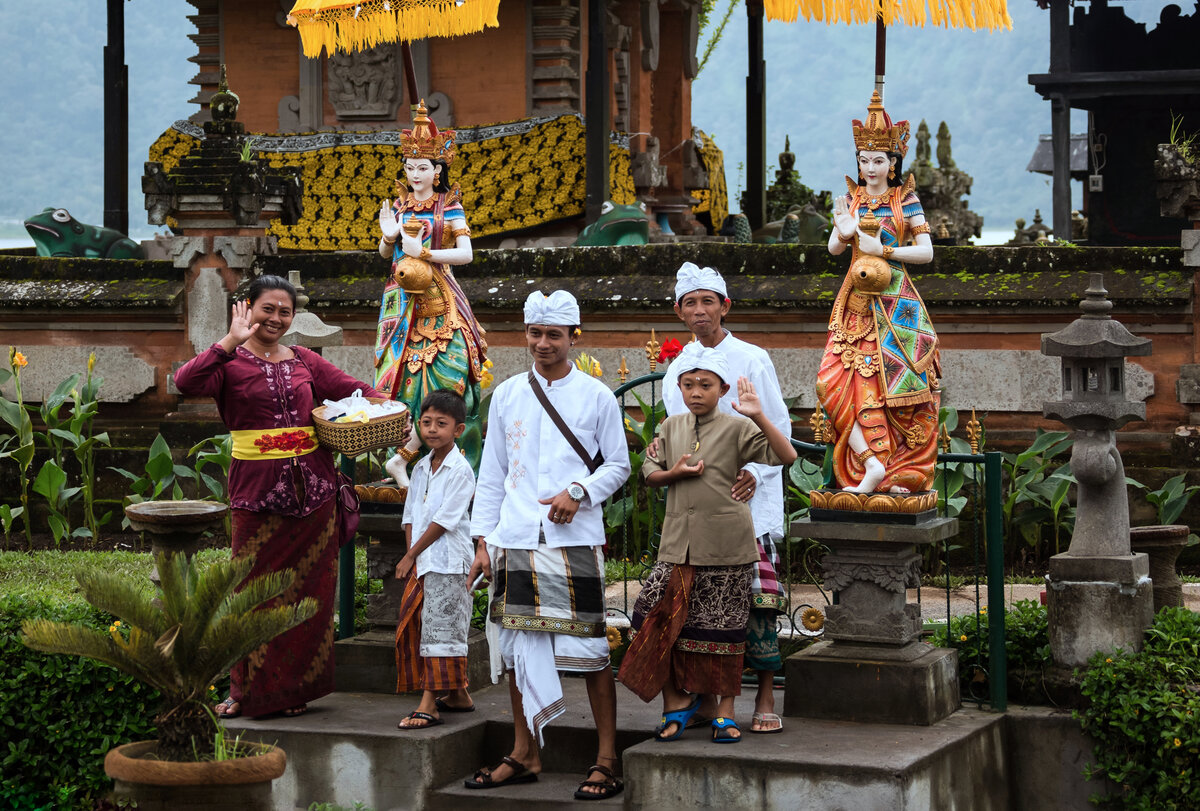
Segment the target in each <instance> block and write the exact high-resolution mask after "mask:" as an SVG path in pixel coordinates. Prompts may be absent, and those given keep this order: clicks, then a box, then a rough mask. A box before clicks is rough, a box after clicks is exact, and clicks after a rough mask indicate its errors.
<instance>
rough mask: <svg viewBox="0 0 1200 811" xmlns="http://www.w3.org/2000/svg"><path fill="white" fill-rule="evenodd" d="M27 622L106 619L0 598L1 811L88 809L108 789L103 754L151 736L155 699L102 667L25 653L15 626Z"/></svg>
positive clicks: (52, 604)
mask: <svg viewBox="0 0 1200 811" xmlns="http://www.w3.org/2000/svg"><path fill="white" fill-rule="evenodd" d="M34 618H44V619H49V620H54V621H59V622H83V623H86V624H88V625H90V626H93V627H96V628H100V629H103V628H107V627H109V625H110V623H112V621H113V618H112V617H111V616H108V615H106V614H102V613H100V612H99V611H96V610H94V609H92V608H91V607H90V606H88V605H86V604H85V603H83V602H82V601H71V602H65V603H64V602H57V601H49V600H43V599H36V598H30V597H28V596H27V595H20V596H17V595H11V594H9V595H0V741H2V742H3V743H0V808H12V809H59V808H70V807H85V806H86V807H90V803H91V801H92V800H93V799H95V798H97V797H99V795H101V794H102V793H104V792H105V791H107V790H108V789H109V788H110V786H111V783H110V781H109V780H108V778H107V777H106V776H105V774H104V765H103V764H104V755H105V753H106V752H107V751H108V750H109V749H111V748H112V747H114V746H117V745H119V744H122V743H127V742H129V741H135V740H143V739H146V738H151V737H153V727H152V726H151V724H150V719H151V717H152V716H153V715H154V712H155V710H156V709H157V706H158V703H159V698H158V694H157V693H155V692H154V691H152V690H150V689H149V688H146V687H144V686H143V685H141V684H140V683H139V682H137V681H136V680H135V679H134V678H132V677H131V676H126V675H125V674H123V673H121V672H119V671H118V670H116V669H114V668H111V667H109V666H107V665H102V664H99V663H97V662H93V661H90V660H87V659H78V658H74V657H66V656H56V655H51V654H44V653H37V652H36V651H32V650H30V649H29V648H27V647H25V646H24V645H22V644H21V640H20V630H21V623H22V622H23V621H24V620H27V619H34Z"/></svg>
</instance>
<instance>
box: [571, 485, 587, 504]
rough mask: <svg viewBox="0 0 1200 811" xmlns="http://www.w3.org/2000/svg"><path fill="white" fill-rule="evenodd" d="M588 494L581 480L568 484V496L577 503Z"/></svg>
mask: <svg viewBox="0 0 1200 811" xmlns="http://www.w3.org/2000/svg"><path fill="white" fill-rule="evenodd" d="M586 495H587V490H584V489H583V485H582V484H580V483H579V482H571V483H570V484H568V485H567V497H568V498H570V499H571V501H574V502H575V503H576V504H578V503H579V502H581V501H583V497H584V496H586Z"/></svg>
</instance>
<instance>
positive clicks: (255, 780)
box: [22, 553, 317, 809]
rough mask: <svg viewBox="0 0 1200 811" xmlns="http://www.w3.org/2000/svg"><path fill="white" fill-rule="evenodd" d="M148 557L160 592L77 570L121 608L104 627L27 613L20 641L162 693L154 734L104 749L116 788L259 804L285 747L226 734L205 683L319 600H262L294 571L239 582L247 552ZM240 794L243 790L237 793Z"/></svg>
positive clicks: (145, 800)
mask: <svg viewBox="0 0 1200 811" xmlns="http://www.w3.org/2000/svg"><path fill="white" fill-rule="evenodd" d="M155 565H156V567H157V569H158V573H159V578H160V584H159V588H158V589H157V593H154V592H147V591H146V590H145V589H144V588H143V587H141V586H139V585H138V584H135V583H131V582H129V580H128V579H127V578H122V577H119V576H117V575H114V574H111V573H109V572H106V571H103V570H100V569H91V570H85V571H81V572H80V573H79V574H77V575H76V577H77V579H78V581H79V585H80V587H81V589H82V591H83V596H84V598H85V599H86V600H87V601H88V602H89V603H90V604H91V605H93V606H94V607H96V608H98V609H100V610H101V611H105V612H107V613H109V614H112V615H113V616H115V617H117V618H118V620H117V621H114V623H113V625H112V627H110V628H109V633H107V634H105V633H104V632H103V631H99V630H95V629H92V628H87V627H85V626H82V625H68V624H64V623H56V622H50V621H48V620H29V621H27V622H25V623H24V625H23V626H22V641H23V642H24V643H25V644H26V645H28V646H29V647H31V648H34V649H35V650H40V651H45V652H48V653H65V654H71V655H75V656H85V657H88V658H90V659H95V660H97V661H100V662H104V663H106V664H109V665H112V666H113V667H115V668H117V669H119V670H122V671H124V672H126V673H128V674H130V675H132V676H134V677H135V678H137V679H139V680H140V681H142V682H144V683H145V684H146V685H148V686H149V687H152V688H154V689H155V690H157V691H158V692H159V693H160V694H161V696H162V709H161V712H160V713H159V714H158V715H157V716H156V717H155V718H154V721H153V723H154V726H155V728H156V729H157V730H158V739H157V740H155V741H142V742H138V743H130V744H125V745H124V746H119V747H117V748H116V749H113V750H111V751H110V752H109V753H108V755H107V757H106V758H105V761H104V768H105V772H106V773H107V774H108V775H109V777H112V778H114V780H116V796H117V797H118V798H122V799H132V800H136V801H137V802H138V807H139V808H142V809H145V808H154V807H163V808H169V807H173V806H175V805H176V804H178V803H179V802H181V800H180V797H181V795H182V796H185V797H188V798H189V800H188V801H189V802H195V801H196V800H203V801H204V802H206V803H208V805H203V806H201V805H192V804H189V805H188V806H187V807H188V808H201V807H205V808H228V807H230V806H231V805H237V807H245V808H254V807H259V805H261V804H263V803H265V802H268V801H269V797H270V781H271V780H274V779H275V778H277V777H279V776H280V775H282V774H283V771H284V768H285V767H286V765H287V756H286V754H285V753H284V752H283V750H282V749H279V748H278V747H274V746H270V745H263V744H257V743H254V744H243V743H241V742H240V741H234V742H233V743H232V745H231V744H229V743H227V742H226V741H225V739H224V735H223V731H222V730H221V729H220V728H219V726H218V724H217V722H216V718H215V717H214V716H213V714H212V711H211V710H210V709H209V708H208V704H207V696H208V693H209V690H210V685H212V684H213V683H214V682H215V681H216V680H217V679H218V678H219V677H220V676H221V675H222V674H224V673H226V672H228V671H229V669H230V668H231V667H232V666H233V665H234V664H235V663H236V662H238V661H239V660H241V659H243V658H245V657H246V656H247V655H248V654H250V653H251V652H252V651H254V650H255V649H256V648H258V647H259V646H261V645H263V644H265V643H266V642H268V641H270V640H271V639H273V638H275V637H276V636H278V635H279V634H281V633H283V632H284V631H287V630H289V629H290V628H293V627H295V626H296V625H299V624H300V623H301V622H304V621H305V620H307V619H308V618H309V617H311V616H312V615H313V614H314V613H316V610H317V604H316V601H315V600H313V599H312V598H305V599H303V600H301V601H300V602H299V603H296V604H295V605H274V604H272V605H267V604H268V603H270V602H271V601H272V600H274V599H275V598H276V597H278V596H279V595H281V594H282V593H283V592H284V590H285V589H286V588H287V587H288V586H289V585H290V584H291V582H292V578H293V576H294V573H293V572H292V571H291V570H285V571H282V572H273V573H270V574H266V575H263V576H261V577H256V578H255V579H253V580H251V581H249V582H247V583H244V584H243V582H242V581H244V580H245V579H246V576H247V575H248V574H249V572H250V570H251V568H252V566H253V565H254V560H253V558H252V557H245V558H236V559H233V560H227V561H220V562H217V563H214V564H212V565H210V566H208V567H207V568H201V567H200V566H198V565H197V564H196V563H194V562H193V561H191V560H189V559H188V557H187V556H186V555H183V554H171V553H157V554H156V555H155ZM239 584H240V588H239ZM224 786H244V787H245V788H244V789H238V788H223V787H224ZM239 793H240V796H243V797H245V800H242V799H234V795H235V794H239ZM158 804H161V806H160V805H158ZM263 807H265V806H263Z"/></svg>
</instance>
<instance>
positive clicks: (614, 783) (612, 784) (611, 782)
mask: <svg viewBox="0 0 1200 811" xmlns="http://www.w3.org/2000/svg"><path fill="white" fill-rule="evenodd" d="M592 772H600V774H602V775H604V779H603V780H587V779H585V780H584V781H583V782H582V783H580V784H579V788H577V789H575V799H576V800H607V799H608V798H609V797H616V796H617V795H618V794H620V793H621V792H622V791H624V790H625V784H624V783H622V782H621V781H620V779H618V778H617V776H616V775H615V774H613V773H612V770H611V769H608V768H606V767H604V766H601V765H600V764H599V763H597V764H596V765H595V766H590V767H588V770H587V774H585V775H584V777H585V778H586V777H587V776H588V775H590V774H591V773H592ZM587 786H595V787H596V788H599V789H600V790H599V791H584V790H583V789H584V788H585V787H587Z"/></svg>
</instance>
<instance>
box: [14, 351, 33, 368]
mask: <svg viewBox="0 0 1200 811" xmlns="http://www.w3.org/2000/svg"><path fill="white" fill-rule="evenodd" d="M9 361H10V362H11V363H12V365H13V367H14V368H20V369H24V368H25V367H26V366H28V365H29V361H27V360H26V359H25V356H24V355H22V354H21V353H20V352H18V351H17V350H16V347H13V350H12V354H11V355H10V356H9Z"/></svg>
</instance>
